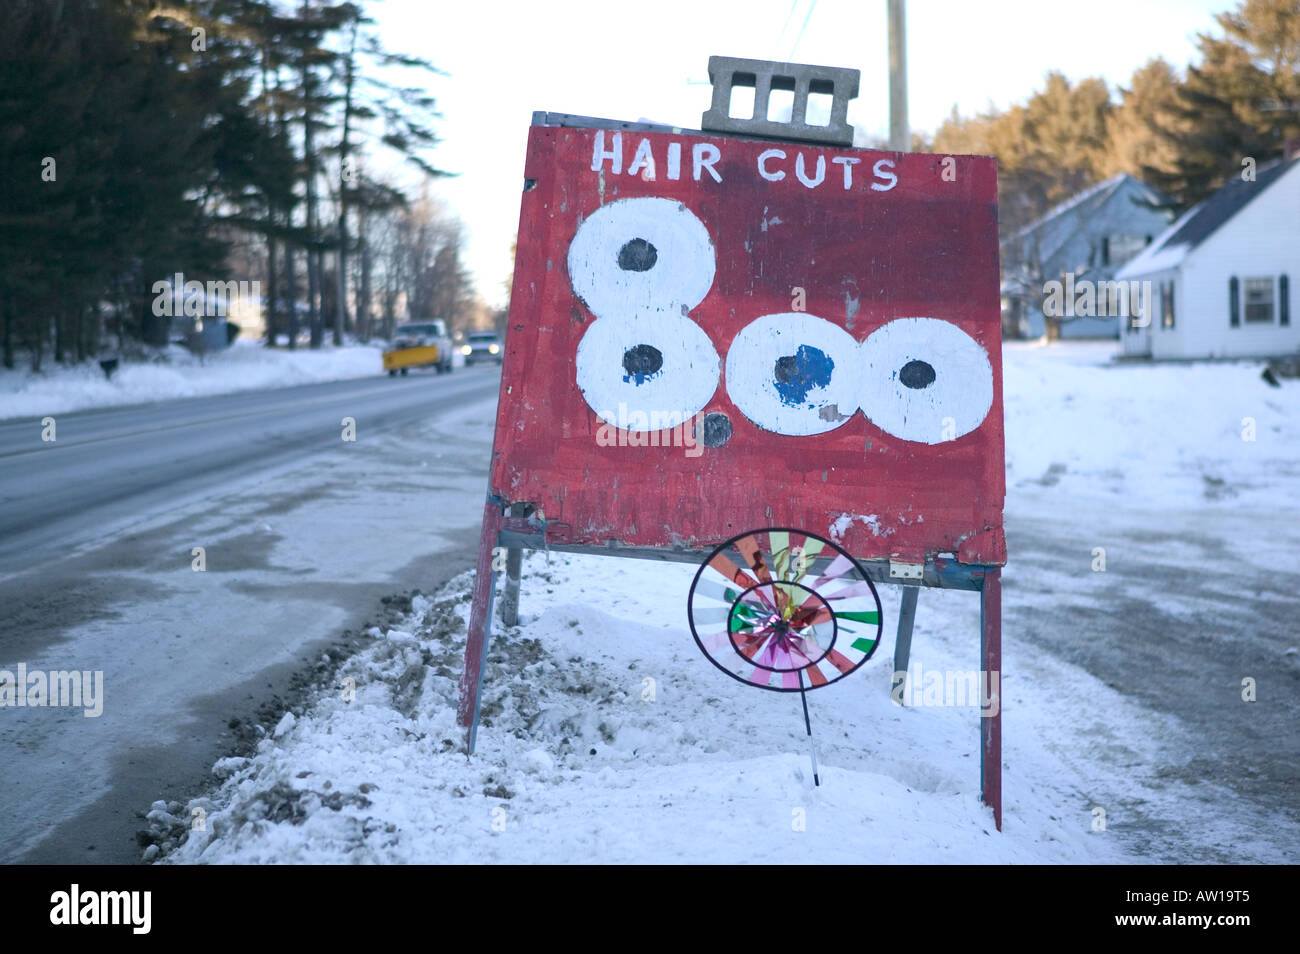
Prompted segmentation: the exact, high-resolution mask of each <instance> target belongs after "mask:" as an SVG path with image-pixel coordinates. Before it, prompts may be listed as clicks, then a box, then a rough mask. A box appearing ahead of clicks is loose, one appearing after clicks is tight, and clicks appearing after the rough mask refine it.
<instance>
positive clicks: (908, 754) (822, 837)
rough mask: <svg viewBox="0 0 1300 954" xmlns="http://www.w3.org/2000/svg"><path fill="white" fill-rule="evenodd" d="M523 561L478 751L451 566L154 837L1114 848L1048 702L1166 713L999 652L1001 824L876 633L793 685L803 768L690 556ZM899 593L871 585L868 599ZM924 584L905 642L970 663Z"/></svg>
mask: <svg viewBox="0 0 1300 954" xmlns="http://www.w3.org/2000/svg"><path fill="white" fill-rule="evenodd" d="M524 572H525V580H526V584H525V597H524V609H523V614H522V616H521V625H520V626H519V627H518V628H516V629H513V630H511V631H508V632H507V633H505V634H500V633H498V635H497V638H496V639H495V640H494V641H493V643H492V647H491V650H490V653H489V659H488V667H487V676H486V684H485V689H484V698H483V706H482V714H483V722H482V726H481V728H480V730H479V736H478V751H477V753H476V755H475V756H474V757H473V758H467V757H466V756H465V754H464V753H463V751H462V750H461V745H462V741H463V730H461V729H460V728H458V727H457V725H456V718H455V707H456V691H457V679H458V675H459V672H460V667H461V659H462V655H461V654H462V652H463V648H464V637H465V623H466V620H467V618H468V611H469V602H468V596H469V586H470V576H469V575H468V574H466V575H464V576H462V577H460V578H458V579H456V580H454V581H452V583H450V584H449V585H448V587H447V588H446V589H444V591H443V592H442V593H440V594H439V595H438V596H437V597H436V598H435V599H433V600H430V599H427V598H425V597H421V596H417V597H415V599H414V602H413V606H412V612H411V614H410V616H409V617H408V618H407V619H406V620H405V622H404V623H402V624H401V625H400V626H398V627H396V628H392V629H389V630H387V631H384V632H381V631H379V630H378V629H375V630H373V631H372V633H371V635H372V636H373V638H374V643H373V644H372V645H371V646H370V647H369V648H367V649H365V650H363V651H362V652H361V653H359V654H358V655H356V656H354V657H353V658H352V659H350V660H348V661H347V662H346V663H345V664H344V665H343V666H342V668H341V669H340V670H339V671H338V673H337V678H336V680H335V683H336V684H335V685H334V686H333V687H331V688H330V689H328V690H327V691H326V692H324V693H322V695H321V696H320V698H319V699H318V700H316V703H315V704H314V705H313V706H312V707H311V708H310V710H309V711H308V712H306V713H299V714H298V715H297V716H293V715H291V714H290V715H286V716H285V718H284V719H283V720H282V721H281V723H280V724H279V725H278V726H276V727H275V728H274V729H273V730H272V731H271V732H269V733H268V738H266V739H264V740H263V741H262V742H261V743H259V749H258V751H257V753H256V755H255V756H254V757H253V758H252V759H250V760H245V759H226V760H223V761H222V762H219V763H218V764H217V766H216V767H215V770H214V771H215V773H216V774H217V775H218V776H219V777H226V781H225V782H224V784H223V785H222V786H221V788H220V789H219V790H218V791H217V792H216V793H215V794H214V795H213V796H212V797H210V798H208V797H205V798H201V799H196V800H195V801H193V802H191V803H190V805H189V806H187V807H186V810H185V812H184V814H183V815H182V816H181V817H182V818H184V819H189V818H191V817H192V816H193V814H194V809H195V808H202V809H203V810H204V814H205V824H204V828H205V830H203V831H191V832H189V837H188V840H187V841H186V842H185V844H183V845H182V846H181V847H180V848H179V849H178V850H177V851H176V852H175V853H173V854H172V855H170V856H169V860H170V861H172V862H180V863H191V862H199V863H203V862H210V863H227V862H231V863H254V864H263V863H331V862H338V863H375V862H382V863H437V862H519V863H529V862H633V861H639V862H651V863H653V862H678V861H689V862H718V863H728V862H731V863H735V862H782V861H789V862H818V863H826V862H1084V861H1091V862H1114V861H1122V860H1124V859H1125V856H1124V854H1123V852H1122V849H1121V847H1120V842H1119V841H1118V840H1116V839H1114V838H1108V837H1106V836H1105V835H1104V833H1097V832H1094V831H1092V830H1091V822H1092V819H1093V815H1092V814H1091V812H1092V808H1093V806H1094V804H1095V802H1096V800H1097V799H1098V798H1106V797H1107V796H1108V794H1109V793H1103V791H1102V790H1101V789H1103V788H1104V787H1105V784H1106V782H1104V781H1103V780H1102V779H1101V776H1100V774H1099V773H1095V772H1094V769H1093V768H1092V766H1091V765H1090V763H1089V761H1088V760H1089V757H1090V754H1089V753H1092V752H1094V750H1095V749H1096V747H1097V745H1098V743H1097V740H1096V736H1095V726H1093V725H1091V724H1089V722H1088V720H1086V719H1085V720H1080V722H1079V724H1078V725H1077V726H1072V725H1071V724H1069V723H1068V721H1067V722H1066V724H1064V725H1063V724H1062V720H1061V718H1060V715H1059V713H1060V711H1061V708H1062V707H1066V708H1067V709H1068V710H1069V711H1073V712H1080V711H1084V712H1087V711H1098V712H1105V714H1106V719H1107V722H1108V727H1109V729H1108V733H1107V739H1106V742H1105V744H1106V746H1107V747H1118V748H1120V749H1122V750H1123V751H1125V753H1126V755H1127V756H1128V757H1129V758H1130V759H1132V760H1133V761H1135V762H1146V761H1151V760H1154V759H1155V755H1156V751H1155V750H1156V749H1157V748H1158V745H1159V743H1157V742H1155V741H1153V740H1155V739H1158V738H1160V737H1161V735H1163V734H1166V733H1176V729H1175V727H1174V726H1173V724H1172V720H1163V721H1161V720H1160V719H1159V718H1158V717H1153V716H1152V715H1151V714H1150V713H1149V712H1146V711H1144V710H1142V709H1141V708H1140V707H1138V706H1137V705H1135V704H1133V703H1131V702H1129V701H1127V700H1126V699H1125V698H1124V697H1123V696H1122V695H1121V694H1120V693H1119V692H1117V691H1115V690H1112V689H1110V688H1108V687H1106V686H1104V685H1101V684H1100V683H1097V682H1096V681H1095V680H1090V679H1089V677H1087V676H1085V675H1083V674H1081V673H1079V672H1077V671H1072V670H1069V668H1068V667H1064V666H1060V665H1058V664H1055V663H1053V662H1052V661H1050V660H1048V659H1043V658H1038V659H1033V660H1027V659H1023V658H1016V657H1017V655H1018V654H1017V653H1016V652H1015V650H1012V651H1011V652H1010V653H1009V654H1008V655H1010V656H1011V657H1012V658H1011V659H1010V660H1009V661H1008V664H1007V670H1008V672H1010V673H1011V674H1012V675H1011V676H1009V677H1007V679H1006V681H1005V682H1004V683H1003V687H1002V693H1003V697H1004V700H1005V703H1006V705H1008V706H1014V707H1015V719H1014V720H1012V721H1010V722H1008V724H1007V733H1006V736H1005V739H1004V756H1005V763H1006V766H1007V770H1006V773H1005V778H1004V791H1005V792H1006V793H1007V803H1006V808H1005V812H1006V814H1005V832H1004V833H1003V834H1002V835H998V834H997V832H996V831H995V830H994V828H993V820H992V815H991V812H990V811H989V810H987V809H986V808H985V807H984V806H983V805H982V804H981V803H980V801H979V748H978V737H979V715H978V711H979V710H978V709H977V708H975V707H965V708H961V707H942V706H932V707H927V706H924V705H922V706H919V707H899V706H896V705H895V704H894V703H893V701H892V700H891V698H890V683H891V679H890V674H891V668H892V667H891V662H890V659H889V651H888V650H889V643H890V642H891V640H888V639H886V641H885V643H886V645H885V646H882V648H881V650H880V651H878V652H877V653H876V655H875V656H874V657H872V659H871V660H870V661H869V662H868V663H867V664H866V665H865V666H864V667H863V668H862V669H861V670H859V671H858V672H857V673H855V674H854V675H853V676H852V677H851V678H849V679H845V680H843V681H841V682H838V683H836V684H834V685H832V686H830V687H827V688H825V689H821V690H819V691H817V692H814V693H812V694H811V695H810V697H809V706H810V710H811V714H812V720H813V730H814V733H815V736H816V740H817V746H818V756H819V767H820V774H821V783H822V784H821V786H820V787H815V786H814V785H813V779H812V773H811V763H810V758H809V751H808V743H807V740H806V737H805V736H804V727H803V721H802V714H801V711H800V708H799V700H798V697H797V696H796V695H786V694H780V693H770V692H762V691H759V690H755V689H752V688H749V687H746V686H743V685H740V684H739V683H736V682H735V681H733V680H731V679H728V678H726V677H725V676H723V675H722V674H721V673H719V672H718V671H717V670H716V669H714V668H713V667H712V666H711V665H710V664H709V663H708V662H707V661H706V660H705V659H704V658H703V657H702V656H701V655H700V653H699V651H698V650H697V648H696V646H695V643H694V642H693V641H692V639H691V637H690V634H689V631H688V630H687V628H686V626H685V623H684V620H683V619H681V618H679V616H680V613H679V612H676V611H674V610H675V608H677V607H681V606H682V605H683V602H684V599H685V596H686V592H687V589H688V587H689V585H690V579H691V575H692V568H691V567H688V566H680V565H667V566H665V565H662V564H656V563H651V562H643V561H632V560H628V561H615V560H608V559H603V558H600V557H579V556H561V555H557V554H552V555H551V556H550V558H549V560H548V557H547V555H546V554H533V555H530V556H529V557H528V558H527V559H526V560H525V569H524ZM896 593H897V591H896V590H895V589H893V588H889V590H887V591H886V592H884V593H883V594H882V599H883V600H884V603H885V611H886V618H887V619H895V618H897V615H896V614H897V609H898V605H897V604H898V597H897V595H896ZM926 597H927V600H926V609H927V612H926V613H925V614H924V615H923V616H921V617H919V618H918V621H917V631H916V639H917V641H918V644H920V643H922V642H923V644H924V646H925V654H924V663H925V665H926V666H928V667H934V668H936V669H942V668H945V667H958V668H959V667H967V666H969V665H970V663H971V654H970V645H969V643H970V639H969V636H970V633H971V632H972V631H974V629H973V628H974V627H976V626H977V625H978V617H979V612H978V605H977V600H976V599H975V597H974V595H973V594H970V593H961V592H954V591H933V592H929V591H927V593H926ZM913 668H914V676H918V677H920V678H921V679H922V682H924V677H923V673H917V672H916V671H915V669H916V667H915V664H914V667H913ZM1153 718H1156V720H1157V722H1161V724H1160V725H1158V726H1156V727H1155V728H1156V730H1157V731H1154V732H1152V731H1151V730H1152V724H1151V722H1152V719H1153ZM1166 722H1167V723H1168V724H1164V723H1166ZM1132 783H1133V784H1137V785H1139V787H1140V785H1141V783H1140V782H1137V781H1133V782H1132ZM1126 784H1127V782H1126ZM1150 794H1151V795H1152V797H1156V793H1155V792H1152V793H1150ZM1107 803H1108V804H1109V803H1110V802H1109V801H1108V802H1107ZM1117 821H1120V819H1115V818H1112V819H1111V822H1112V824H1113V823H1115V822H1117ZM1209 834H1210V837H1211V838H1213V837H1214V833H1213V832H1212V831H1210V832H1209ZM1223 837H1224V838H1230V837H1231V834H1230V833H1227V832H1225V833H1224V834H1223ZM1244 847H1245V846H1243V845H1242V844H1241V843H1240V842H1239V843H1237V849H1238V850H1242V849H1243V848H1244Z"/></svg>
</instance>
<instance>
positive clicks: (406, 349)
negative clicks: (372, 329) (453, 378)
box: [384, 318, 451, 377]
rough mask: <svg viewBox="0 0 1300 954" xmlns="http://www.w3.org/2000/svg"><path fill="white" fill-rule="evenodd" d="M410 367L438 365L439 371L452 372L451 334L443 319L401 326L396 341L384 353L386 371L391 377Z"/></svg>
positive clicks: (398, 327)
mask: <svg viewBox="0 0 1300 954" xmlns="http://www.w3.org/2000/svg"><path fill="white" fill-rule="evenodd" d="M411 368H435V369H436V370H437V372H438V373H439V374H450V373H451V336H450V335H448V334H447V323H446V322H445V321H443V320H442V319H441V318H435V319H433V320H431V321H412V322H408V323H407V324H404V325H398V326H397V330H396V331H395V332H394V333H393V344H392V347H391V348H388V349H387V350H386V351H385V352H384V370H385V371H387V372H388V374H389V376H390V377H391V376H393V375H395V374H397V373H398V372H399V371H400V372H401V373H402V374H405V373H406V372H407V371H408V370H409V369H411Z"/></svg>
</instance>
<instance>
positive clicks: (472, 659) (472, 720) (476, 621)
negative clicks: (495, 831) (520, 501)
mask: <svg viewBox="0 0 1300 954" xmlns="http://www.w3.org/2000/svg"><path fill="white" fill-rule="evenodd" d="M500 534H501V506H500V505H499V504H497V503H495V502H494V501H492V500H488V502H487V504H486V505H485V506H484V507H483V533H482V535H481V536H480V537H479V544H478V563H477V564H476V565H475V568H474V592H473V602H472V604H471V606H470V612H469V635H468V638H467V639H466V641H465V671H464V672H463V673H461V677H460V704H459V706H458V707H457V709H456V720H457V722H458V723H459V724H460V725H462V726H464V727H465V729H466V733H465V750H466V751H467V752H473V751H474V736H475V734H476V733H477V732H478V707H479V690H480V689H481V688H482V686H483V670H484V669H485V668H486V666H487V648H488V637H489V635H490V632H491V628H492V597H493V596H494V595H495V592H496V575H495V574H494V573H493V572H492V550H493V549H494V548H495V547H496V546H497V545H498V543H499V542H500V540H499V538H500Z"/></svg>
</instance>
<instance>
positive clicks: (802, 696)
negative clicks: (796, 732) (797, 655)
mask: <svg viewBox="0 0 1300 954" xmlns="http://www.w3.org/2000/svg"><path fill="white" fill-rule="evenodd" d="M799 701H800V702H802V703H803V727H804V728H805V729H807V730H808V751H810V752H811V753H812V768H813V784H814V785H818V786H820V785H821V783H822V781H821V778H819V777H818V775H817V744H816V743H815V742H813V736H812V720H811V719H809V718H808V691H807V690H806V689H805V688H804V684H803V670H802V669H800V670H799Z"/></svg>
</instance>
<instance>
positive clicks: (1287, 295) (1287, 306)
mask: <svg viewBox="0 0 1300 954" xmlns="http://www.w3.org/2000/svg"><path fill="white" fill-rule="evenodd" d="M1277 323H1278V324H1279V325H1289V324H1291V280H1290V279H1289V278H1287V277H1286V276H1285V275H1279V276H1278V279H1277Z"/></svg>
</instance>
